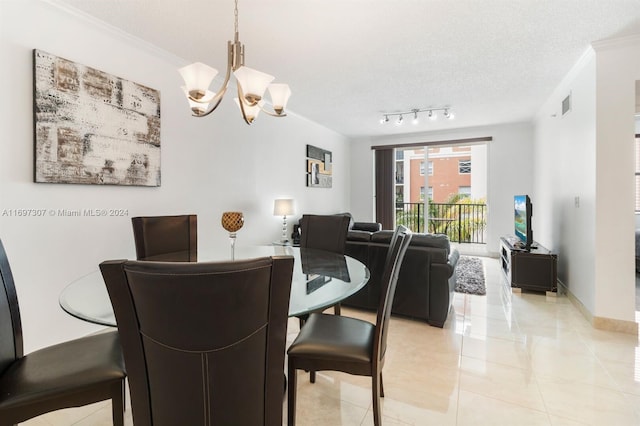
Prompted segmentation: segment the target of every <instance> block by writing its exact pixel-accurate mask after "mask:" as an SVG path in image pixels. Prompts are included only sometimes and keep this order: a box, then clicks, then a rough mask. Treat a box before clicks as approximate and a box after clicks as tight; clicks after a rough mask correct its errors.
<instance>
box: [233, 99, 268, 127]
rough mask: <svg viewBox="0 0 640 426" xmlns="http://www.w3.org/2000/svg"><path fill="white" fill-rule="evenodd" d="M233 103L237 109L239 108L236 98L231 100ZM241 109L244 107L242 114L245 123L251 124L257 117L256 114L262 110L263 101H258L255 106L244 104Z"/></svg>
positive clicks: (238, 101)
mask: <svg viewBox="0 0 640 426" xmlns="http://www.w3.org/2000/svg"><path fill="white" fill-rule="evenodd" d="M233 100H234V102H235V103H236V105H238V108H240V99H238V98H233ZM242 105H243V107H244V114H245V115H246V117H247V121H249V123H251V122H252V121H253V120H255V119H256V118H257V117H258V114H260V110H261V109H262V108H261V107H262V105H264V101H260V102H258V103H257V104H255V105H249V104H247V103H246V102H243V103H242ZM240 111H242V108H240Z"/></svg>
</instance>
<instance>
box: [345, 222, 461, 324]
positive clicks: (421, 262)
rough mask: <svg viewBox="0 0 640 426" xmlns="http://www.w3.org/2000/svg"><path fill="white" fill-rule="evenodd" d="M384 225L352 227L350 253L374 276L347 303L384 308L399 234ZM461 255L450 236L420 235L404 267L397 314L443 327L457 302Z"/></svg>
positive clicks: (394, 310)
mask: <svg viewBox="0 0 640 426" xmlns="http://www.w3.org/2000/svg"><path fill="white" fill-rule="evenodd" d="M379 229H380V225H379V224H375V223H367V222H354V223H353V224H352V227H351V229H350V230H349V233H348V236H347V245H346V251H345V254H347V255H349V256H351V257H354V258H356V259H358V260H360V261H361V262H363V263H364V264H365V265H367V267H368V268H369V270H370V271H371V278H370V280H369V283H368V284H367V285H366V286H365V287H364V288H363V289H362V290H360V291H359V292H358V293H356V294H354V295H353V296H351V297H349V298H347V299H345V300H344V301H343V302H342V305H344V306H352V307H356V308H362V309H369V310H375V309H377V307H378V301H379V298H380V279H381V276H382V271H383V269H384V261H385V258H386V256H387V251H388V248H389V243H390V242H391V237H392V235H393V231H387V230H385V231H381V230H379ZM459 256H460V255H459V253H458V251H457V250H456V249H455V248H452V247H451V246H450V244H449V238H448V237H447V236H446V235H440V234H420V233H414V234H413V238H412V240H411V245H410V246H409V249H408V250H407V254H406V255H405V258H404V262H403V264H402V268H401V269H400V276H399V278H398V287H397V289H396V294H395V298H394V300H393V307H392V313H393V314H394V315H399V316H404V317H410V318H416V319H420V320H424V321H427V322H428V323H429V324H430V325H433V326H436V327H443V326H444V323H445V321H446V320H447V316H448V314H449V311H450V310H451V306H452V304H453V293H454V289H455V285H456V273H455V268H456V264H457V263H458V258H459Z"/></svg>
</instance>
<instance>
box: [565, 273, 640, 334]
mask: <svg viewBox="0 0 640 426" xmlns="http://www.w3.org/2000/svg"><path fill="white" fill-rule="evenodd" d="M558 293H562V294H566V295H567V297H568V298H569V300H570V301H571V303H572V304H573V306H575V307H576V308H577V309H578V311H580V313H581V314H582V315H583V316H584V317H585V319H586V320H587V321H589V324H591V326H592V327H593V328H595V329H598V330H604V331H615V332H617V333H625V334H633V335H638V323H637V322H635V321H625V320H619V319H614V318H605V317H595V316H593V314H592V313H591V312H589V310H588V309H587V308H586V307H585V306H584V305H583V304H582V302H581V301H580V300H578V298H577V297H576V296H574V294H573V293H572V292H571V290H569V289H568V288H567V286H566V285H564V283H563V282H562V281H560V280H558Z"/></svg>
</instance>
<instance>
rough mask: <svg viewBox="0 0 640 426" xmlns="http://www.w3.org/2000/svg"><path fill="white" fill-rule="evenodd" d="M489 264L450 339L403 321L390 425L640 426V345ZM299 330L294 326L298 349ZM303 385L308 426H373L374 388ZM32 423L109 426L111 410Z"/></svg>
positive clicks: (454, 319) (388, 371) (394, 350)
mask: <svg viewBox="0 0 640 426" xmlns="http://www.w3.org/2000/svg"><path fill="white" fill-rule="evenodd" d="M483 262H484V269H485V276H486V282H487V295H486V296H472V295H462V294H456V297H455V302H454V305H455V306H454V307H455V312H451V313H450V316H449V320H448V321H447V323H446V324H445V327H444V328H443V329H440V328H434V327H430V326H429V325H426V324H424V323H421V322H418V321H412V320H406V319H398V318H393V319H392V323H391V329H390V333H391V334H390V336H389V349H388V354H387V362H386V365H385V368H384V380H385V393H386V397H385V398H384V399H383V422H384V425H387V426H391V425H458V426H462V425H473V426H477V425H510V426H511V425H553V426H560V425H562V426H569V425H607V426H609V425H615V426H618V425H640V349H639V347H638V336H632V335H626V334H620V333H611V332H604V331H599V330H594V329H593V328H592V327H591V326H590V325H589V324H588V323H587V321H586V320H585V319H584V318H583V317H582V316H581V314H580V313H579V312H578V311H577V310H576V308H575V307H574V306H573V305H572V304H571V302H570V301H569V300H568V299H567V298H566V297H563V296H558V297H547V296H545V295H544V294H538V293H526V292H525V293H521V294H512V293H511V291H510V290H509V289H508V288H507V287H506V284H505V282H504V281H503V279H502V275H501V273H500V267H499V263H498V260H497V259H493V258H483ZM343 312H344V314H345V315H347V314H351V315H354V316H358V317H362V318H367V319H373V315H372V314H370V313H362V312H358V311H354V310H349V309H346V308H343ZM297 331H298V325H297V320H293V321H291V322H290V331H289V339H290V340H293V338H294V337H295V335H296V333H297ZM298 385H299V387H298V406H297V410H298V424H299V425H300V426H306V425H314V426H315V425H327V426H339V425H345V426H351V425H354V426H355V425H372V424H373V416H372V413H371V401H370V387H369V386H370V379H369V378H364V377H353V376H349V375H346V374H343V373H333V372H331V373H328V372H320V373H318V380H317V382H316V383H315V384H310V383H309V382H308V381H307V380H306V379H305V377H300V379H299V383H298ZM25 424H28V425H31V426H52V425H54V426H68V425H76V426H89V425H91V426H96V425H110V424H111V415H110V403H108V402H107V403H100V404H94V405H92V406H88V407H82V408H77V409H69V410H61V411H59V412H55V413H50V414H47V415H44V416H41V417H38V418H36V419H33V420H31V421H29V422H27V423H25ZM127 424H128V425H131V424H132V421H131V410H128V411H127Z"/></svg>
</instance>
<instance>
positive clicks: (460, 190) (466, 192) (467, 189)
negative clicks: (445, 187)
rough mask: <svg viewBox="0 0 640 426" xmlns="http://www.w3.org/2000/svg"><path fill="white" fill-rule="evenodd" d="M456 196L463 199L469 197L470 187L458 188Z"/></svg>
mask: <svg viewBox="0 0 640 426" xmlns="http://www.w3.org/2000/svg"><path fill="white" fill-rule="evenodd" d="M458 195H460V196H461V197H463V198H470V197H471V187H470V186H459V187H458Z"/></svg>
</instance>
